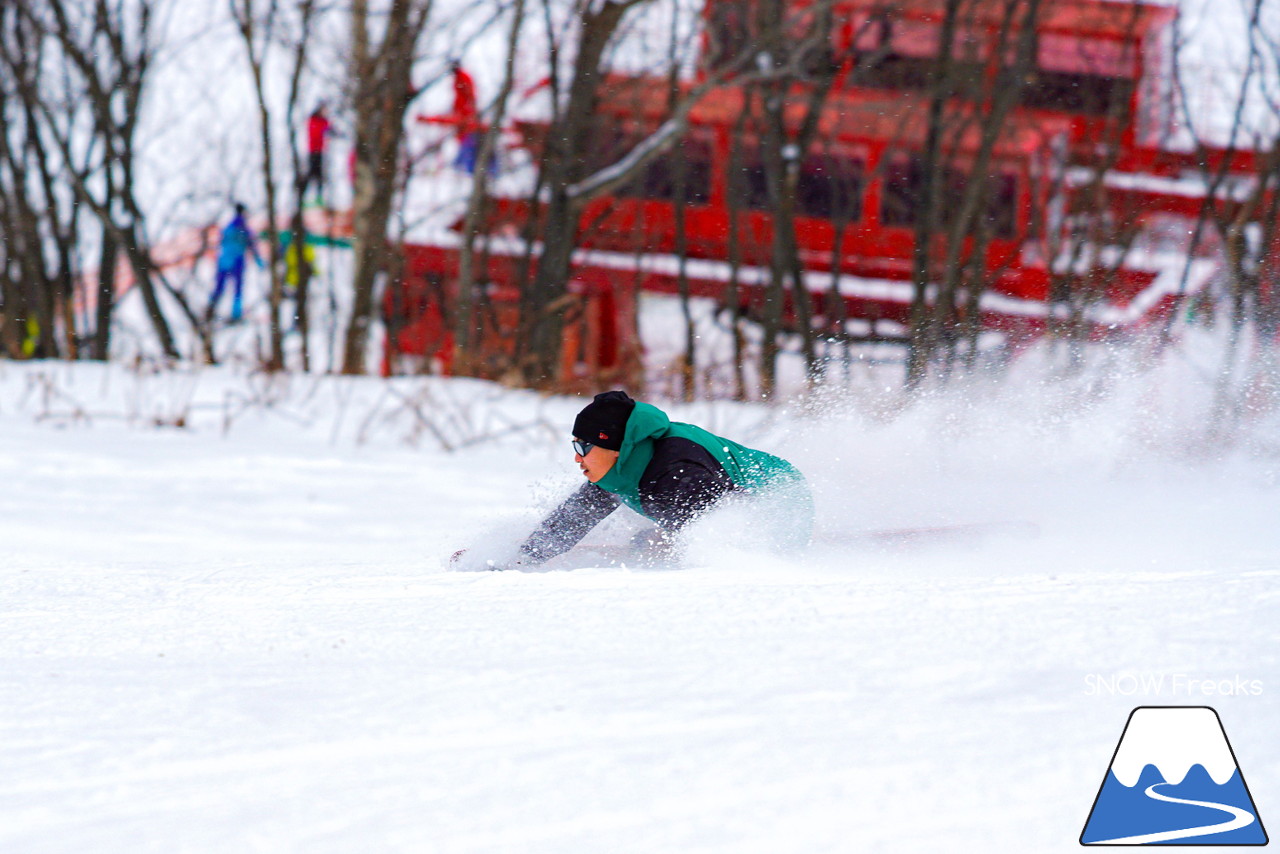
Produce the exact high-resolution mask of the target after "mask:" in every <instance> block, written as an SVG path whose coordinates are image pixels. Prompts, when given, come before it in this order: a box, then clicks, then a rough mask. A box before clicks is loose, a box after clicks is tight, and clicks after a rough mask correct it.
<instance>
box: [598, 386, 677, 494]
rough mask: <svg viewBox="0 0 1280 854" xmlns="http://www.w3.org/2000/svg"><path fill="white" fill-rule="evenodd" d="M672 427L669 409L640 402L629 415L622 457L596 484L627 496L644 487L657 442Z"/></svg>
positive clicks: (620, 456) (620, 455)
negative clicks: (643, 481) (643, 477)
mask: <svg viewBox="0 0 1280 854" xmlns="http://www.w3.org/2000/svg"><path fill="white" fill-rule="evenodd" d="M670 429H671V419H670V418H668V417H667V413H665V412H663V411H662V410H661V409H659V408H658V407H656V406H654V405H653V404H650V403H637V404H636V406H635V409H633V410H631V417H630V418H628V419H627V429H626V432H624V433H623V434H622V447H621V448H619V449H618V461H617V462H616V463H614V464H613V468H611V469H609V471H608V473H607V474H605V476H604V477H602V478H600V480H598V481H597V482H596V486H598V487H600V488H601V489H604V490H606V491H608V492H612V493H614V494H615V495H621V496H623V497H624V498H626V497H628V496H631V495H633V494H634V493H636V492H637V491H638V490H639V488H640V478H641V476H643V475H644V470H645V468H646V467H647V466H648V465H649V461H650V460H652V459H653V442H654V440H655V439H660V438H662V437H663V436H664V435H666V433H667V431H669V430H670Z"/></svg>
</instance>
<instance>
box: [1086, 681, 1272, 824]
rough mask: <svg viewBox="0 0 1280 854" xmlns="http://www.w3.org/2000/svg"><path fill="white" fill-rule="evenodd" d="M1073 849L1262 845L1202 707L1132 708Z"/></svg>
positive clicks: (1228, 757)
mask: <svg viewBox="0 0 1280 854" xmlns="http://www.w3.org/2000/svg"><path fill="white" fill-rule="evenodd" d="M1080 843H1081V844H1082V845H1266V844H1267V833H1266V831H1265V830H1264V829H1263V827H1262V822H1261V821H1260V820H1259V818H1258V811H1257V808H1256V807H1255V806H1254V803H1253V798H1252V797H1251V796H1250V794H1249V789H1248V787H1247V786H1246V785H1245V782H1244V777H1243V775H1242V774H1241V773H1240V768H1239V766H1238V765H1237V764H1236V759H1235V754H1234V753H1233V752H1232V751H1231V746H1230V744H1229V743H1228V742H1227V737H1226V732H1225V731H1224V730H1223V729H1222V723H1221V721H1220V720H1219V719H1218V715H1217V712H1215V711H1214V710H1213V709H1210V708H1207V707H1203V706H1197V707H1191V706H1176V707H1175V706H1142V707H1139V708H1137V709H1134V710H1133V712H1132V713H1131V714H1130V715H1129V722H1128V723H1127V724H1126V726H1125V731H1124V734H1123V735H1121V737H1120V744H1119V746H1117V748H1116V753H1115V756H1114V757H1113V758H1112V760H1111V767H1110V768H1108V769H1107V774H1106V777H1105V779H1104V780H1103V783H1102V788H1101V789H1100V790H1099V792H1098V797H1097V798H1096V800H1095V801H1094V805H1093V810H1092V811H1091V812H1090V813H1089V818H1088V820H1087V821H1086V822H1085V827H1084V832H1083V833H1081V834H1080Z"/></svg>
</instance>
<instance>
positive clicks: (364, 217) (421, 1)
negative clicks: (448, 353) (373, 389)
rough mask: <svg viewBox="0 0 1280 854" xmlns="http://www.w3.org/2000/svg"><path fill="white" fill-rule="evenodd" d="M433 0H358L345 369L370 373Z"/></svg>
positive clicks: (353, 8) (354, 14)
mask: <svg viewBox="0 0 1280 854" xmlns="http://www.w3.org/2000/svg"><path fill="white" fill-rule="evenodd" d="M430 14H431V0H390V2H389V4H388V7H387V8H386V9H385V10H383V11H381V13H380V14H375V12H374V10H371V8H370V3H369V0H354V1H353V2H352V4H351V87H352V105H353V107H354V110H355V145H356V182H355V202H354V223H353V225H354V230H355V272H354V276H353V282H352V291H353V304H352V315H351V321H350V325H349V326H348V327H347V333H346V340H345V349H344V352H343V359H342V373H344V374H363V373H364V372H365V350H366V349H367V346H368V341H369V326H370V324H371V322H372V320H373V306H374V291H375V286H376V284H377V280H378V276H379V275H380V274H381V273H383V272H384V271H385V270H386V268H387V265H388V261H389V259H390V251H391V250H390V247H389V246H388V240H387V225H388V222H389V221H390V217H391V210H392V205H393V203H394V200H395V194H396V187H397V174H398V172H399V169H398V162H399V155H400V148H401V142H402V140H403V138H404V117H405V112H406V111H407V109H408V107H409V103H410V102H411V101H412V100H413V98H414V96H415V95H416V94H417V93H416V91H415V90H414V88H413V83H412V80H411V73H412V71H413V65H414V61H415V59H416V56H417V49H418V45H419V42H420V40H421V37H422V35H423V33H424V32H425V31H426V27H427V22H428V20H429V18H430Z"/></svg>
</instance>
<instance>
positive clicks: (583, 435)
mask: <svg viewBox="0 0 1280 854" xmlns="http://www.w3.org/2000/svg"><path fill="white" fill-rule="evenodd" d="M635 408H636V402H635V401H634V400H632V399H631V398H630V397H628V396H627V393H626V392H625V391H606V392H601V393H600V394H597V395H596V397H595V400H593V401H591V402H590V403H588V404H587V405H586V408H584V409H583V410H582V411H581V412H579V413H578V417H577V418H576V419H574V422H573V436H574V438H575V439H580V440H581V441H583V442H589V443H590V444H592V445H598V446H600V447H601V448H607V449H609V450H610V451H617V450H621V448H622V434H623V433H624V432H625V431H626V429H627V419H628V418H630V417H631V410H633V409H635Z"/></svg>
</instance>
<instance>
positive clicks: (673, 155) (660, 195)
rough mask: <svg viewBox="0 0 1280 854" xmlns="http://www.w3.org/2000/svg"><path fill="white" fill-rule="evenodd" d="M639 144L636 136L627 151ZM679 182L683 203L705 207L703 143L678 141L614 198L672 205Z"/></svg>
mask: <svg viewBox="0 0 1280 854" xmlns="http://www.w3.org/2000/svg"><path fill="white" fill-rule="evenodd" d="M641 141H642V138H639V137H637V138H636V139H634V140H632V145H631V148H634V146H635V145H638V144H639V143H640V142H641ZM631 148H628V149H626V150H627V151H629V150H631ZM682 173H683V174H682ZM681 181H683V182H684V193H683V199H682V201H683V203H684V204H686V205H705V204H707V203H708V202H710V201H711V146H710V145H708V144H707V143H706V142H703V141H701V140H691V139H688V138H685V139H682V140H680V141H679V142H678V143H676V144H675V145H673V146H672V147H671V148H670V149H669V150H668V151H666V152H664V153H663V154H660V155H658V156H657V157H656V158H655V159H653V160H651V161H650V162H649V163H648V165H646V166H645V167H643V168H642V169H641V170H640V172H639V174H638V175H636V177H634V178H632V179H631V180H630V181H628V182H627V183H626V184H624V185H622V186H621V187H619V188H618V191H617V195H619V196H624V197H630V198H639V199H654V200H657V201H664V202H675V201H677V198H678V197H679V195H680V194H679V192H678V191H679V188H680V182H681Z"/></svg>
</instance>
